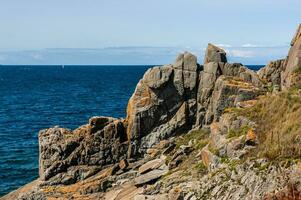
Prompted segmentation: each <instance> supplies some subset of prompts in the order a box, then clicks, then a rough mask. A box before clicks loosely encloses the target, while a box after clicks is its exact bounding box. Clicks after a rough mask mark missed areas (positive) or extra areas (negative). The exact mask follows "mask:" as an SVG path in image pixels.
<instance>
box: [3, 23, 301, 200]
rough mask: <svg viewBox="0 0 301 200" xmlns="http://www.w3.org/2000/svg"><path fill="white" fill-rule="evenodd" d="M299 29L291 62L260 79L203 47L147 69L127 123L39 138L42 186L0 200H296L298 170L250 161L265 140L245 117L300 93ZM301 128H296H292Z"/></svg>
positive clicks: (101, 120) (108, 122)
mask: <svg viewBox="0 0 301 200" xmlns="http://www.w3.org/2000/svg"><path fill="white" fill-rule="evenodd" d="M300 51H301V25H300V26H299V28H298V30H297V33H296V35H295V36H294V38H293V40H292V43H291V49H290V51H289V53H288V57H287V58H285V59H283V60H278V61H272V62H270V63H269V64H268V65H267V66H265V67H264V68H262V69H261V70H259V71H258V72H255V71H252V70H250V69H248V68H247V67H245V66H243V65H242V64H240V63H228V62H227V57H226V52H225V51H224V50H223V49H221V48H219V47H217V46H215V45H213V44H209V45H208V47H207V49H206V54H205V59H204V63H203V64H199V63H198V62H197V57H196V56H194V55H193V54H191V53H189V52H185V53H183V54H180V55H178V56H177V58H176V60H175V62H174V63H173V64H169V65H164V66H159V67H154V68H151V69H149V70H148V71H147V72H146V73H145V74H144V76H143V78H142V79H141V80H140V81H139V83H138V84H137V86H136V89H135V91H134V93H133V95H132V96H131V98H130V100H129V102H128V107H127V115H126V118H125V119H116V118H112V117H103V116H100V117H92V118H91V119H90V120H89V122H88V124H86V125H83V126H81V127H79V128H77V129H75V130H68V129H64V128H60V127H53V128H49V129H46V130H42V131H40V133H39V153H40V154H39V179H37V180H35V181H33V182H32V183H29V184H28V185H26V186H24V187H22V188H20V189H18V190H16V191H13V192H11V193H9V194H7V195H6V196H4V197H2V198H0V199H1V200H6V199H32V200H38V199H39V200H40V199H135V200H140V199H141V200H142V199H171V200H173V199H187V200H188V199H191V200H192V199H279V200H280V199H283V200H284V199H287V200H289V199H301V195H300V192H301V190H300V189H301V185H300V180H301V179H300V177H301V165H299V162H297V161H296V162H295V161H294V162H292V163H290V165H282V164H279V163H273V162H270V160H269V159H267V158H264V157H256V156H255V157H254V155H252V156H250V155H251V154H252V153H253V152H256V151H257V150H258V146H259V144H260V143H261V142H262V139H261V137H260V134H259V131H258V130H259V129H260V128H259V127H258V126H259V125H258V122H257V121H256V120H253V119H252V117H249V116H244V115H242V114H240V113H237V112H233V110H235V109H241V110H244V109H249V108H252V107H254V106H256V105H257V104H258V101H259V99H260V98H262V96H272V95H277V94H278V93H282V92H286V91H290V90H292V89H296V88H297V89H298V88H299V87H300V86H301V85H300V83H301V73H300V72H301V71H300V69H301V54H300ZM296 123H298V122H296Z"/></svg>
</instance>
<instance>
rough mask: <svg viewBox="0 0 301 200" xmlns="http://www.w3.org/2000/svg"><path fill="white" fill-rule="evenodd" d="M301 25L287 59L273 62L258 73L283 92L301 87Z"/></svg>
mask: <svg viewBox="0 0 301 200" xmlns="http://www.w3.org/2000/svg"><path fill="white" fill-rule="evenodd" d="M300 69H301V24H300V25H299V27H298V29H297V32H296V34H295V36H294V38H293V39H292V41H291V48H290V50H289V52H288V56H287V57H286V58H285V59H282V60H277V61H272V62H270V63H269V64H268V65H267V66H265V67H264V68H262V69H261V70H259V71H258V75H259V77H260V78H262V79H263V80H265V81H267V82H268V83H272V84H273V85H277V87H279V89H281V90H289V89H290V88H291V87H300V86H301V82H300V80H301V77H300Z"/></svg>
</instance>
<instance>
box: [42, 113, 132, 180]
mask: <svg viewBox="0 0 301 200" xmlns="http://www.w3.org/2000/svg"><path fill="white" fill-rule="evenodd" d="M125 141H126V133H125V129H124V126H123V122H122V121H120V120H117V119H113V118H107V119H106V118H104V117H99V118H97V117H93V118H92V119H91V120H90V121H89V125H85V126H82V127H80V128H78V129H76V130H74V131H73V132H71V131H69V130H66V129H62V128H56V127H55V128H50V129H46V130H43V131H41V132H40V133H39V146H40V178H41V179H42V180H48V179H49V178H51V177H53V176H55V175H57V174H59V173H66V172H67V171H68V168H70V167H72V166H77V165H89V166H93V165H97V166H104V165H108V164H112V163H114V162H118V161H119V159H121V158H122V157H123V156H124V155H125V152H126V151H127V145H126V144H122V143H123V142H125ZM82 173H83V171H79V172H78V173H75V174H78V176H80V177H83V175H81V174H82ZM76 179H77V178H76Z"/></svg>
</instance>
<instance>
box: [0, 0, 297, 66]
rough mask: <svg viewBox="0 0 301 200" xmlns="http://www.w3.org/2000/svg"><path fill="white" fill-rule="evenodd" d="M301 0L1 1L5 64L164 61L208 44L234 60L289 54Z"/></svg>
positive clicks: (0, 50) (0, 49) (0, 53)
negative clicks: (222, 50)
mask: <svg viewBox="0 0 301 200" xmlns="http://www.w3.org/2000/svg"><path fill="white" fill-rule="evenodd" d="M300 8H301V1H300V0H286V1H283V0H85V1H84V0H43V1H41V0H26V1H20V0H0V18H1V20H0V27H1V31H0V63H2V64H164V63H170V62H172V60H173V59H174V57H175V55H176V54H177V53H179V52H181V51H184V50H188V51H191V52H193V53H195V54H196V55H198V57H199V62H200V63H202V58H203V53H204V48H205V47H206V45H207V43H208V42H212V43H214V44H218V45H220V46H222V47H224V48H225V49H226V50H227V52H228V55H229V58H230V60H231V61H232V62H242V63H244V64H265V63H266V62H267V61H268V60H271V59H277V58H281V57H284V56H285V55H286V54H287V50H288V48H289V42H290V40H291V38H292V37H293V34H294V33H295V30H296V28H297V26H298V24H299V23H300V22H301V14H300Z"/></svg>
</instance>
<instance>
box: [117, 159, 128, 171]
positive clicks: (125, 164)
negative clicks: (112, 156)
mask: <svg viewBox="0 0 301 200" xmlns="http://www.w3.org/2000/svg"><path fill="white" fill-rule="evenodd" d="M128 166H129V163H128V161H127V160H126V159H122V160H121V161H120V162H119V167H120V169H121V170H125V169H126V168H127V167H128Z"/></svg>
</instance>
